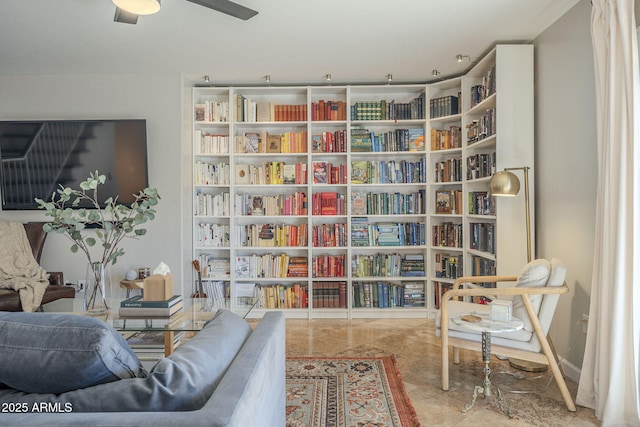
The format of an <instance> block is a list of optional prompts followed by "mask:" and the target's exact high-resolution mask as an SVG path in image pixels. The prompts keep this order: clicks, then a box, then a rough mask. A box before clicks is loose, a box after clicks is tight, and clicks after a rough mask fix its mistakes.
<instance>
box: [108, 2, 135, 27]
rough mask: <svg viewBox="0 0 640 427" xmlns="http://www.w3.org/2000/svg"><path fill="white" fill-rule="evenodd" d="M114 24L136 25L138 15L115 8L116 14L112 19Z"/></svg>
mask: <svg viewBox="0 0 640 427" xmlns="http://www.w3.org/2000/svg"><path fill="white" fill-rule="evenodd" d="M113 20H114V21H115V22H122V23H123V24H136V23H137V22H138V15H136V14H135V13H131V12H127V11H126V10H124V9H120V8H119V7H117V6H116V14H115V16H114V17H113Z"/></svg>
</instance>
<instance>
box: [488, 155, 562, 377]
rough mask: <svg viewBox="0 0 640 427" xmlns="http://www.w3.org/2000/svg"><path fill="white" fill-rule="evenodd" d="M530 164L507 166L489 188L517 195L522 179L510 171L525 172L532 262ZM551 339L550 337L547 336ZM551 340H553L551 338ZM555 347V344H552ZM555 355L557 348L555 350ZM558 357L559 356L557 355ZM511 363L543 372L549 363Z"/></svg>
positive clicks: (525, 192) (524, 369) (525, 197)
mask: <svg viewBox="0 0 640 427" xmlns="http://www.w3.org/2000/svg"><path fill="white" fill-rule="evenodd" d="M529 169H530V168H529V166H522V167H518V168H505V169H504V170H503V171H500V172H496V173H495V174H494V175H493V176H492V177H491V181H490V182H489V190H490V191H491V194H492V195H493V196H496V197H502V196H511V197H513V196H516V195H517V194H518V192H520V180H519V179H518V177H517V176H516V175H515V174H514V173H512V172H510V171H513V170H521V171H523V172H524V209H525V215H526V216H525V217H526V227H527V230H526V231H527V262H531V259H532V258H531V207H530V206H529ZM547 339H549V337H547ZM549 341H551V340H549ZM551 347H552V348H553V344H551ZM553 353H554V355H555V349H554V351H553ZM556 359H557V356H556ZM509 364H510V365H511V366H512V367H514V368H517V369H520V370H522V371H528V372H541V371H545V370H547V369H548V365H545V364H543V363H535V362H529V361H526V360H519V359H509Z"/></svg>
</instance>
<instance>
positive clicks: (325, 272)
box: [311, 254, 346, 277]
mask: <svg viewBox="0 0 640 427" xmlns="http://www.w3.org/2000/svg"><path fill="white" fill-rule="evenodd" d="M345 263H346V260H345V255H344V254H341V255H330V254H322V255H314V256H313V258H312V259H311V275H312V276H313V277H344V276H345Z"/></svg>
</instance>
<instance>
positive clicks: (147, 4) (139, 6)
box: [113, 0, 160, 15]
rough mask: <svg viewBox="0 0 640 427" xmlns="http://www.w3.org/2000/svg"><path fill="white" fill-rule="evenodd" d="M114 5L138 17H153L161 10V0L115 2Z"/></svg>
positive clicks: (123, 0)
mask: <svg viewBox="0 0 640 427" xmlns="http://www.w3.org/2000/svg"><path fill="white" fill-rule="evenodd" d="M113 4H115V5H116V6H117V7H119V8H120V9H122V10H125V11H127V12H129V13H134V14H136V15H153V14H154V13H157V12H158V11H159V10H160V0H113Z"/></svg>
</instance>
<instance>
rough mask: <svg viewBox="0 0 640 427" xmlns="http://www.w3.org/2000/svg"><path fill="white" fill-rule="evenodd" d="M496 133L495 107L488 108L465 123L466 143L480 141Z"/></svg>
mask: <svg viewBox="0 0 640 427" xmlns="http://www.w3.org/2000/svg"><path fill="white" fill-rule="evenodd" d="M495 133H496V109H495V108H490V109H488V110H487V111H486V112H485V113H484V114H483V115H481V116H480V117H479V118H478V119H477V120H472V121H471V123H469V124H468V125H467V144H469V145H471V144H473V143H475V142H478V141H482V140H483V139H485V138H488V137H490V136H492V135H495Z"/></svg>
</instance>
